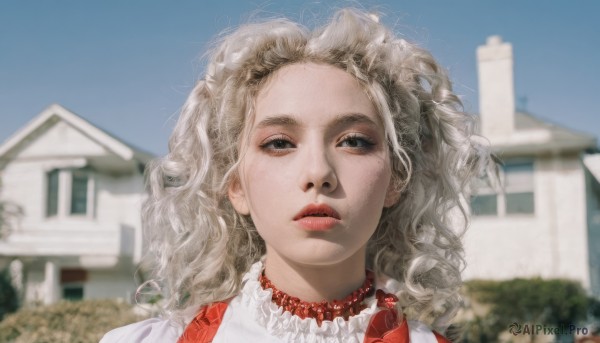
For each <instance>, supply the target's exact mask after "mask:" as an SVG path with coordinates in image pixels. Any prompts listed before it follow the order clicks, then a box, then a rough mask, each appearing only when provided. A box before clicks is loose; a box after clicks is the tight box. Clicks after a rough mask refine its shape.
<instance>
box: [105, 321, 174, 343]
mask: <svg viewBox="0 0 600 343" xmlns="http://www.w3.org/2000/svg"><path fill="white" fill-rule="evenodd" d="M180 335H181V329H180V328H179V327H178V326H177V325H176V324H175V323H173V322H172V321H170V320H166V319H159V318H150V319H146V320H143V321H141V322H137V323H133V324H129V325H127V326H123V327H120V328H117V329H114V330H112V331H110V332H108V333H107V334H106V335H104V337H102V339H101V340H100V343H159V342H160V343H171V342H172V343H175V342H177V339H178V338H179V336H180Z"/></svg>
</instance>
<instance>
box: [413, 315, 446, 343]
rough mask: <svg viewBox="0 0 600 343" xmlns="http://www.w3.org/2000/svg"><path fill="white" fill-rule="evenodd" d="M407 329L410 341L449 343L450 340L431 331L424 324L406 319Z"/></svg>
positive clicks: (418, 342) (416, 342) (414, 342)
mask: <svg viewBox="0 0 600 343" xmlns="http://www.w3.org/2000/svg"><path fill="white" fill-rule="evenodd" d="M407 324H408V329H409V332H410V333H409V336H410V342H411V343H421V342H422V343H450V341H449V340H448V339H447V338H445V337H444V336H442V335H440V334H439V333H437V332H435V331H432V330H431V329H430V328H429V327H428V326H427V325H426V324H424V323H422V322H419V321H416V320H408V321H407Z"/></svg>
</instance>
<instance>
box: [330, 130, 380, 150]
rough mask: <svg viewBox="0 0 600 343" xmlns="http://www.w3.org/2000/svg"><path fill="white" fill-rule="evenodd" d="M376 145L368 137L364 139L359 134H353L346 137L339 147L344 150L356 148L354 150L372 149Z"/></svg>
mask: <svg viewBox="0 0 600 343" xmlns="http://www.w3.org/2000/svg"><path fill="white" fill-rule="evenodd" d="M374 145H375V143H374V142H373V141H372V140H370V139H369V138H367V137H363V136H360V135H357V134H351V135H347V136H345V137H344V138H343V139H342V141H341V142H339V143H338V146H340V147H343V148H354V149H365V150H366V149H370V148H371V147H373V146H374Z"/></svg>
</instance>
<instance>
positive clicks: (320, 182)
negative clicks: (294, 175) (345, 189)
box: [300, 147, 338, 193]
mask: <svg viewBox="0 0 600 343" xmlns="http://www.w3.org/2000/svg"><path fill="white" fill-rule="evenodd" d="M304 154H305V158H304V159H303V160H304V162H303V166H301V168H302V173H301V178H300V186H301V188H302V190H303V191H304V192H308V191H310V190H311V189H314V190H315V191H317V193H331V192H333V191H334V190H335V189H336V188H337V186H338V179H337V175H336V172H335V168H334V165H333V163H332V161H331V158H330V156H328V154H327V151H326V149H325V148H324V147H322V148H314V149H307V150H306V151H305V153H304Z"/></svg>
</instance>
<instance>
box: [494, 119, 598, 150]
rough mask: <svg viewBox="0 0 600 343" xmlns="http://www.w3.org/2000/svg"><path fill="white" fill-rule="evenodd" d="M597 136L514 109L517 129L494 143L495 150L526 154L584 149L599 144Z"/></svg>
mask: <svg viewBox="0 0 600 343" xmlns="http://www.w3.org/2000/svg"><path fill="white" fill-rule="evenodd" d="M596 144H597V142H596V137H595V136H593V135H590V134H587V133H583V132H579V131H575V130H572V129H570V128H566V127H564V126H562V125H558V124H555V123H552V122H549V121H546V120H542V119H540V118H537V117H535V116H534V115H532V114H530V113H527V112H516V113H515V131H514V132H513V134H512V135H511V136H510V137H506V139H502V140H497V141H494V142H493V143H492V146H493V148H494V150H497V151H502V152H503V153H506V154H514V155H524V154H536V153H547V152H562V151H584V150H586V149H590V148H595V147H596Z"/></svg>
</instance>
